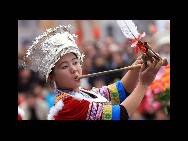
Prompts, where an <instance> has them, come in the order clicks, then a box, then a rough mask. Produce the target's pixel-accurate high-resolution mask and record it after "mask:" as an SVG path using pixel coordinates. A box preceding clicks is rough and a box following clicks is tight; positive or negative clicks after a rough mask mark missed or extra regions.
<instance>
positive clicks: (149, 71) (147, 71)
mask: <svg viewBox="0 0 188 141" xmlns="http://www.w3.org/2000/svg"><path fill="white" fill-rule="evenodd" d="M161 66H162V60H157V59H155V58H154V57H152V59H151V60H148V61H147V67H146V65H145V63H143V64H142V66H141V69H140V72H139V83H140V84H141V85H144V86H149V85H150V84H151V83H152V81H153V80H154V79H155V77H156V74H157V72H158V71H159V69H160V68H161Z"/></svg>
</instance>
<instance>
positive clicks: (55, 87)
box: [54, 81, 57, 89]
mask: <svg viewBox="0 0 188 141" xmlns="http://www.w3.org/2000/svg"><path fill="white" fill-rule="evenodd" d="M54 89H57V86H56V83H55V81H54Z"/></svg>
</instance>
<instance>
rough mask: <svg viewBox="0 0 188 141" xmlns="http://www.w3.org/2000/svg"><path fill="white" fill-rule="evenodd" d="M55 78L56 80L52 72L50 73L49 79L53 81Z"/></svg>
mask: <svg viewBox="0 0 188 141" xmlns="http://www.w3.org/2000/svg"><path fill="white" fill-rule="evenodd" d="M53 80H54V76H53V75H52V74H50V75H49V76H48V81H49V82H51V81H53Z"/></svg>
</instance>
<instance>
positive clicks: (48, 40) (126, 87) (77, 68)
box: [26, 26, 162, 120]
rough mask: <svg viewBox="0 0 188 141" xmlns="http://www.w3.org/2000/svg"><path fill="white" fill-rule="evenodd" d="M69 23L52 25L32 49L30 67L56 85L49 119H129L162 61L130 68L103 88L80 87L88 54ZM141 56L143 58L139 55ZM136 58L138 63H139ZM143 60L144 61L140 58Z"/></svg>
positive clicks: (29, 56) (29, 60)
mask: <svg viewBox="0 0 188 141" xmlns="http://www.w3.org/2000/svg"><path fill="white" fill-rule="evenodd" d="M75 37H76V36H75V35H74V34H71V33H70V31H69V27H66V26H59V27H56V28H54V29H48V30H47V31H46V32H44V33H43V34H42V35H40V36H39V37H37V38H36V41H35V42H34V43H33V45H32V46H31V47H30V48H29V49H28V52H27V56H26V60H27V59H28V60H27V61H28V67H29V68H30V69H32V70H34V71H37V72H39V74H40V75H41V76H42V77H44V78H46V80H47V81H49V82H50V83H51V84H54V87H55V93H56V98H55V104H54V106H53V107H52V108H51V109H50V111H49V114H48V116H47V119H48V120H126V119H129V117H131V115H132V114H133V113H134V111H135V110H136V109H137V108H138V106H139V104H140V103H141V101H142V99H143V97H144V93H145V90H146V88H147V86H148V85H149V84H151V82H152V81H153V80H154V78H155V76H156V74H157V72H158V70H159V69H160V67H161V65H162V61H157V60H156V59H154V58H153V59H152V60H151V61H147V67H146V66H145V64H142V66H141V69H137V70H130V71H128V72H127V73H126V74H125V76H123V78H122V79H121V80H120V81H117V82H116V83H114V84H110V85H108V86H103V87H102V88H92V89H91V90H86V89H83V88H81V87H80V80H79V79H77V78H78V77H79V76H80V75H82V68H81V65H82V62H83V58H84V55H83V54H82V53H81V52H80V50H79V48H78V46H77V45H76V43H75ZM138 60H139V59H138ZM138 60H137V61H136V62H135V63H134V64H137V63H139V61H138ZM140 63H141V62H140Z"/></svg>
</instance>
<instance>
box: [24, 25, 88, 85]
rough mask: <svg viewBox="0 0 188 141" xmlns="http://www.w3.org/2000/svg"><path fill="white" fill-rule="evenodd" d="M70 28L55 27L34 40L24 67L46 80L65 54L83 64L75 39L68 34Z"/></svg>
mask: <svg viewBox="0 0 188 141" xmlns="http://www.w3.org/2000/svg"><path fill="white" fill-rule="evenodd" d="M70 26H71V25H68V26H61V25H59V26H57V27H55V28H53V29H52V28H50V29H47V30H46V32H44V33H43V34H42V35H40V36H38V37H36V38H35V41H34V42H33V44H32V46H30V47H29V49H28V50H27V53H26V56H25V59H24V60H25V62H27V63H25V67H27V68H28V69H31V70H33V71H35V72H39V75H40V76H41V77H42V78H46V81H47V79H48V76H49V73H50V72H51V71H52V68H53V67H54V66H55V63H56V62H57V61H58V60H59V59H60V57H62V56H63V55H65V54H67V53H75V54H76V55H77V57H78V59H79V60H80V61H81V62H83V58H84V56H85V55H84V54H82V53H81V52H80V50H79V48H78V46H77V44H76V42H75V38H76V37H77V36H76V35H75V34H71V33H70V30H69V29H70Z"/></svg>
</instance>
